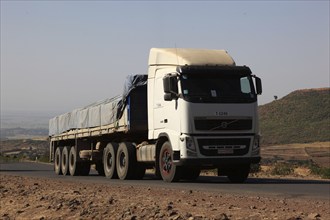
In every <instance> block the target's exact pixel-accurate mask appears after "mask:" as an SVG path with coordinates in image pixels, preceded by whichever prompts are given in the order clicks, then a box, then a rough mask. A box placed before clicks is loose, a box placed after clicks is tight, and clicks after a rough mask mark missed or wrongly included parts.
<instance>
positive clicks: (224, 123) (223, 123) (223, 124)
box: [220, 122, 228, 128]
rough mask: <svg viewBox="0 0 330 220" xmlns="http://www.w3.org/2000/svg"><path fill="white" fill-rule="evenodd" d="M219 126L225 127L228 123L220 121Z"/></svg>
mask: <svg viewBox="0 0 330 220" xmlns="http://www.w3.org/2000/svg"><path fill="white" fill-rule="evenodd" d="M220 127H221V128H227V127H228V123H227V122H221V125H220Z"/></svg>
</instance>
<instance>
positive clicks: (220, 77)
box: [180, 73, 257, 103]
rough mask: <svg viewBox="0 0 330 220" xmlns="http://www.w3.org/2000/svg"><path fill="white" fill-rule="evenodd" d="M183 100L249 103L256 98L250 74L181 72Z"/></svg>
mask: <svg viewBox="0 0 330 220" xmlns="http://www.w3.org/2000/svg"><path fill="white" fill-rule="evenodd" d="M180 81H181V89H182V95H183V98H184V100H186V101H188V102H195V103H198V102H201V103H251V102H255V101H256V100H257V96H256V94H255V90H254V86H253V81H252V78H251V76H249V75H248V76H242V75H239V74H207V73H206V74H183V75H181V77H180Z"/></svg>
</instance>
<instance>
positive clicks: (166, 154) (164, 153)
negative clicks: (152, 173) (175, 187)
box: [158, 141, 181, 182]
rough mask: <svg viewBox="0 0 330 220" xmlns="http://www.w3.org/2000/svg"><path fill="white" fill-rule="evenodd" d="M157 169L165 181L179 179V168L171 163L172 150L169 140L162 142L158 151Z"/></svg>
mask: <svg viewBox="0 0 330 220" xmlns="http://www.w3.org/2000/svg"><path fill="white" fill-rule="evenodd" d="M158 160H159V163H158V164H159V171H160V174H161V177H162V179H163V180H164V181H165V182H176V181H179V180H180V175H181V172H180V171H181V170H180V167H177V166H176V165H175V164H174V163H173V150H172V146H171V144H170V142H169V141H166V142H164V144H163V145H162V148H161V149H160V153H159V158H158Z"/></svg>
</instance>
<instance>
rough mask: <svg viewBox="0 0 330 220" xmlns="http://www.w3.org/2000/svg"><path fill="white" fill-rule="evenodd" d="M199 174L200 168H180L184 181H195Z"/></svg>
mask: <svg viewBox="0 0 330 220" xmlns="http://www.w3.org/2000/svg"><path fill="white" fill-rule="evenodd" d="M200 173H201V169H200V167H182V173H181V178H182V179H184V180H191V181H192V180H196V179H197V178H198V177H199V174H200Z"/></svg>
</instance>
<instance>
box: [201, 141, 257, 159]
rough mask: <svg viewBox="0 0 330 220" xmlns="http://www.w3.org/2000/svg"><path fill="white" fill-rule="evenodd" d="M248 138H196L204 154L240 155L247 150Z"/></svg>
mask: <svg viewBox="0 0 330 220" xmlns="http://www.w3.org/2000/svg"><path fill="white" fill-rule="evenodd" d="M250 140H251V139H250V138H235V139H234V138H223V139H198V140H197V142H198V146H199V151H200V152H201V154H203V155H204V156H241V155H245V154H247V153H248V152H249V146H250Z"/></svg>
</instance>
